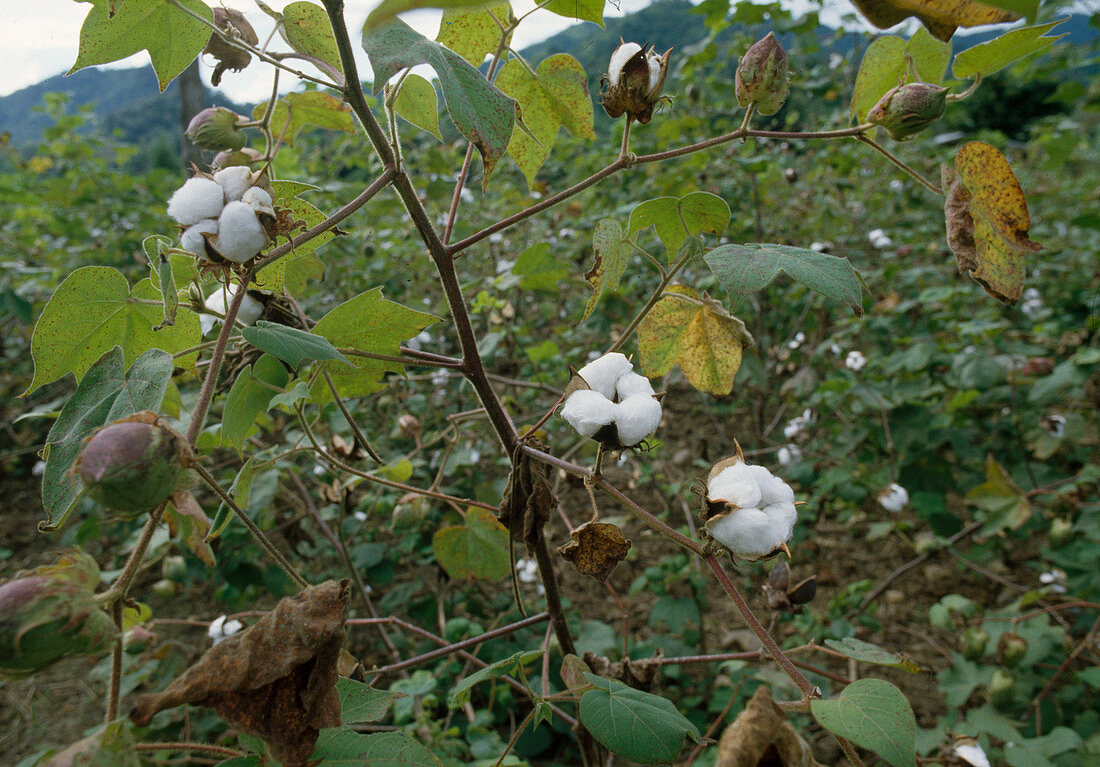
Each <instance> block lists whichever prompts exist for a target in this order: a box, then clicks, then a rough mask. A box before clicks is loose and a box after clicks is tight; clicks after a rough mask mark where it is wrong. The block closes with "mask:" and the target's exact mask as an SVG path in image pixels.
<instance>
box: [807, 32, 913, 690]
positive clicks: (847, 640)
mask: <svg viewBox="0 0 1100 767" xmlns="http://www.w3.org/2000/svg"><path fill="white" fill-rule="evenodd" d="M923 28H924V27H921V29H923ZM825 646H826V647H830V648H832V649H833V650H836V651H837V652H838V653H840V654H841V655H843V656H845V657H846V658H853V659H855V660H858V661H862V662H863V663H874V664H875V665H877V666H891V667H893V668H900V669H903V670H905V671H908V672H909V673H911V674H916V673H918V672H919V671H920V670H921V667H920V666H918V665H917V664H916V663H914V662H913V661H911V660H909V658H907V657H905V656H904V655H902V654H901V653H896V652H890V651H889V650H884V649H882V648H881V647H879V646H878V645H876V644H871V643H870V642H864V641H863V640H862V639H856V638H855V637H844V639H842V640H836V639H826V640H825Z"/></svg>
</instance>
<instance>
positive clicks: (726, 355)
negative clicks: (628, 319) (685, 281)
mask: <svg viewBox="0 0 1100 767" xmlns="http://www.w3.org/2000/svg"><path fill="white" fill-rule="evenodd" d="M665 293H666V295H665V297H664V298H662V299H661V300H660V301H658V302H657V304H656V305H655V306H654V307H653V309H652V310H650V312H649V314H647V315H646V317H645V319H644V320H642V324H641V325H639V326H638V352H639V354H640V356H641V367H642V373H643V374H644V375H645V376H646V377H648V378H656V377H658V376H662V375H664V374H665V373H667V372H668V371H669V370H670V369H671V368H672V366H673V365H676V364H679V366H680V369H681V370H683V371H684V375H685V376H687V379H688V381H689V382H690V383H691V385H692V386H694V387H695V388H696V389H698V390H699V391H703V392H707V393H708V394H714V395H716V396H721V395H723V394H729V393H730V392H731V391H732V390H733V377H734V376H735V375H736V374H737V369H738V368H739V367H741V350H742V349H743V348H744V347H745V346H749V345H751V344H752V336H751V335H749V332H748V330H746V329H745V323H743V322H742V321H741V320H739V319H737V318H736V317H733V316H731V315H730V314H729V312H727V311H726V310H725V308H723V307H722V305H721V304H720V303H718V302H717V301H714V300H712V299H710V298H706V297H703V298H700V297H699V295H698V294H696V293H695V291H694V290H692V289H691V288H688V287H686V286H683V285H671V286H669V287H668V289H667V290H666V291H665Z"/></svg>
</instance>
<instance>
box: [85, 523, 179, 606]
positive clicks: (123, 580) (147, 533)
mask: <svg viewBox="0 0 1100 767" xmlns="http://www.w3.org/2000/svg"><path fill="white" fill-rule="evenodd" d="M167 505H168V501H162V502H161V504H160V505H159V506H157V507H156V508H155V509H153V510H152V511H151V512H149V519H147V520H146V521H145V527H143V528H142V529H141V536H140V537H139V538H138V541H137V543H136V544H134V549H133V551H131V552H130V557H129V559H127V560H126V564H125V565H124V566H123V568H122V572H121V573H119V576H118V578H116V579H115V582H114V583H112V584H111V588H109V589H107V591H105V592H103V593H102V594H100V595H98V596H97V597H96V601H97V602H99V603H100V604H114V603H115V602H118V601H121V600H122V599H123V598H124V597H125V596H126V591H127V589H129V588H130V582H131V581H133V579H134V576H135V575H137V571H138V568H139V567H140V566H141V560H142V558H143V557H144V556H145V550H146V549H147V548H149V542H150V541H151V540H153V533H155V532H156V530H157V525H159V524H160V518H161V515H162V514H164V509H165V507H166V506H167Z"/></svg>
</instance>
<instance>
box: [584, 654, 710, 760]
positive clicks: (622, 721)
mask: <svg viewBox="0 0 1100 767" xmlns="http://www.w3.org/2000/svg"><path fill="white" fill-rule="evenodd" d="M584 678H585V679H587V680H588V682H589V683H590V684H592V685H595V687H596V689H594V690H589V691H588V692H586V693H585V694H584V695H582V696H581V722H582V723H583V724H584V726H585V727H587V728H588V729H589V731H590V732H591V733H592V735H593V737H595V738H596V740H598V741H599V742H600V743H602V744H603V745H604V746H605V747H607V749H608V750H610V751H613V752H614V753H615V754H617V755H618V756H621V757H623V758H624V759H630V760H632V761H635V762H638V763H640V764H669V763H671V762H673V761H674V760H675V759H676V757H677V756H679V755H680V751H681V749H682V748H683V746H684V738H691V739H692V740H694V741H696V742H699V741H700V740H701V736H700V735H699V730H698V729H697V728H696V727H695V725H694V724H692V723H691V722H690V721H688V719H687V718H685V717H684V715H683V714H681V713H680V712H679V711H677V710H676V707H675V706H674V705H672V701H670V700H668V699H666V698H662V697H660V696H659V695H653V694H651V693H648V692H642V691H641V690H635V689H634V688H633V687H628V686H627V685H625V684H623V683H622V682H617V681H615V680H614V679H604V678H603V677H599V676H596V675H595V674H587V673H586V674H585V675H584Z"/></svg>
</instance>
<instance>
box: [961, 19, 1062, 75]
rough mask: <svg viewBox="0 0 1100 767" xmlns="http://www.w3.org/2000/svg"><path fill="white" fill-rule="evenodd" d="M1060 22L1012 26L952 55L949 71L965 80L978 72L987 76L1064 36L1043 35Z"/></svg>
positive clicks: (1052, 43) (1060, 21)
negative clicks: (1009, 30)
mask: <svg viewBox="0 0 1100 767" xmlns="http://www.w3.org/2000/svg"><path fill="white" fill-rule="evenodd" d="M1064 21H1066V19H1059V20H1058V21H1052V22H1050V23H1048V24H1039V25H1037V26H1034V27H1024V28H1023V29H1014V30H1012V31H1011V32H1005V33H1004V34H1003V35H1001V36H1000V37H995V38H993V39H992V40H989V41H988V42H984V43H980V44H978V45H975V46H974V47H972V48H967V49H966V50H965V51H963V52H962V53H960V54H959V55H958V56H956V57H955V63H954V64H953V65H952V66H951V73H952V74H953V75H955V77H958V78H959V79H969V78H972V77H977V76H979V75H980V76H981V77H989V76H990V75H991V74H994V73H995V72H999V71H1000V70H1002V69H1004V68H1005V67H1007V66H1008V65H1009V64H1011V63H1012V62H1013V61H1016V60H1017V59H1022V58H1024V57H1025V56H1030V55H1031V54H1033V53H1038V52H1039V51H1041V50H1043V49H1044V48H1047V47H1048V46H1051V45H1054V43H1056V42H1058V41H1059V40H1061V39H1062V38H1063V37H1065V36H1066V35H1065V34H1062V35H1058V36H1057V37H1046V36H1045V35H1046V33H1047V32H1049V31H1050V30H1052V29H1053V28H1054V27H1056V26H1058V25H1059V24H1061V23H1063V22H1064ZM1066 34H1069V33H1068V32H1067V33H1066Z"/></svg>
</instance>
